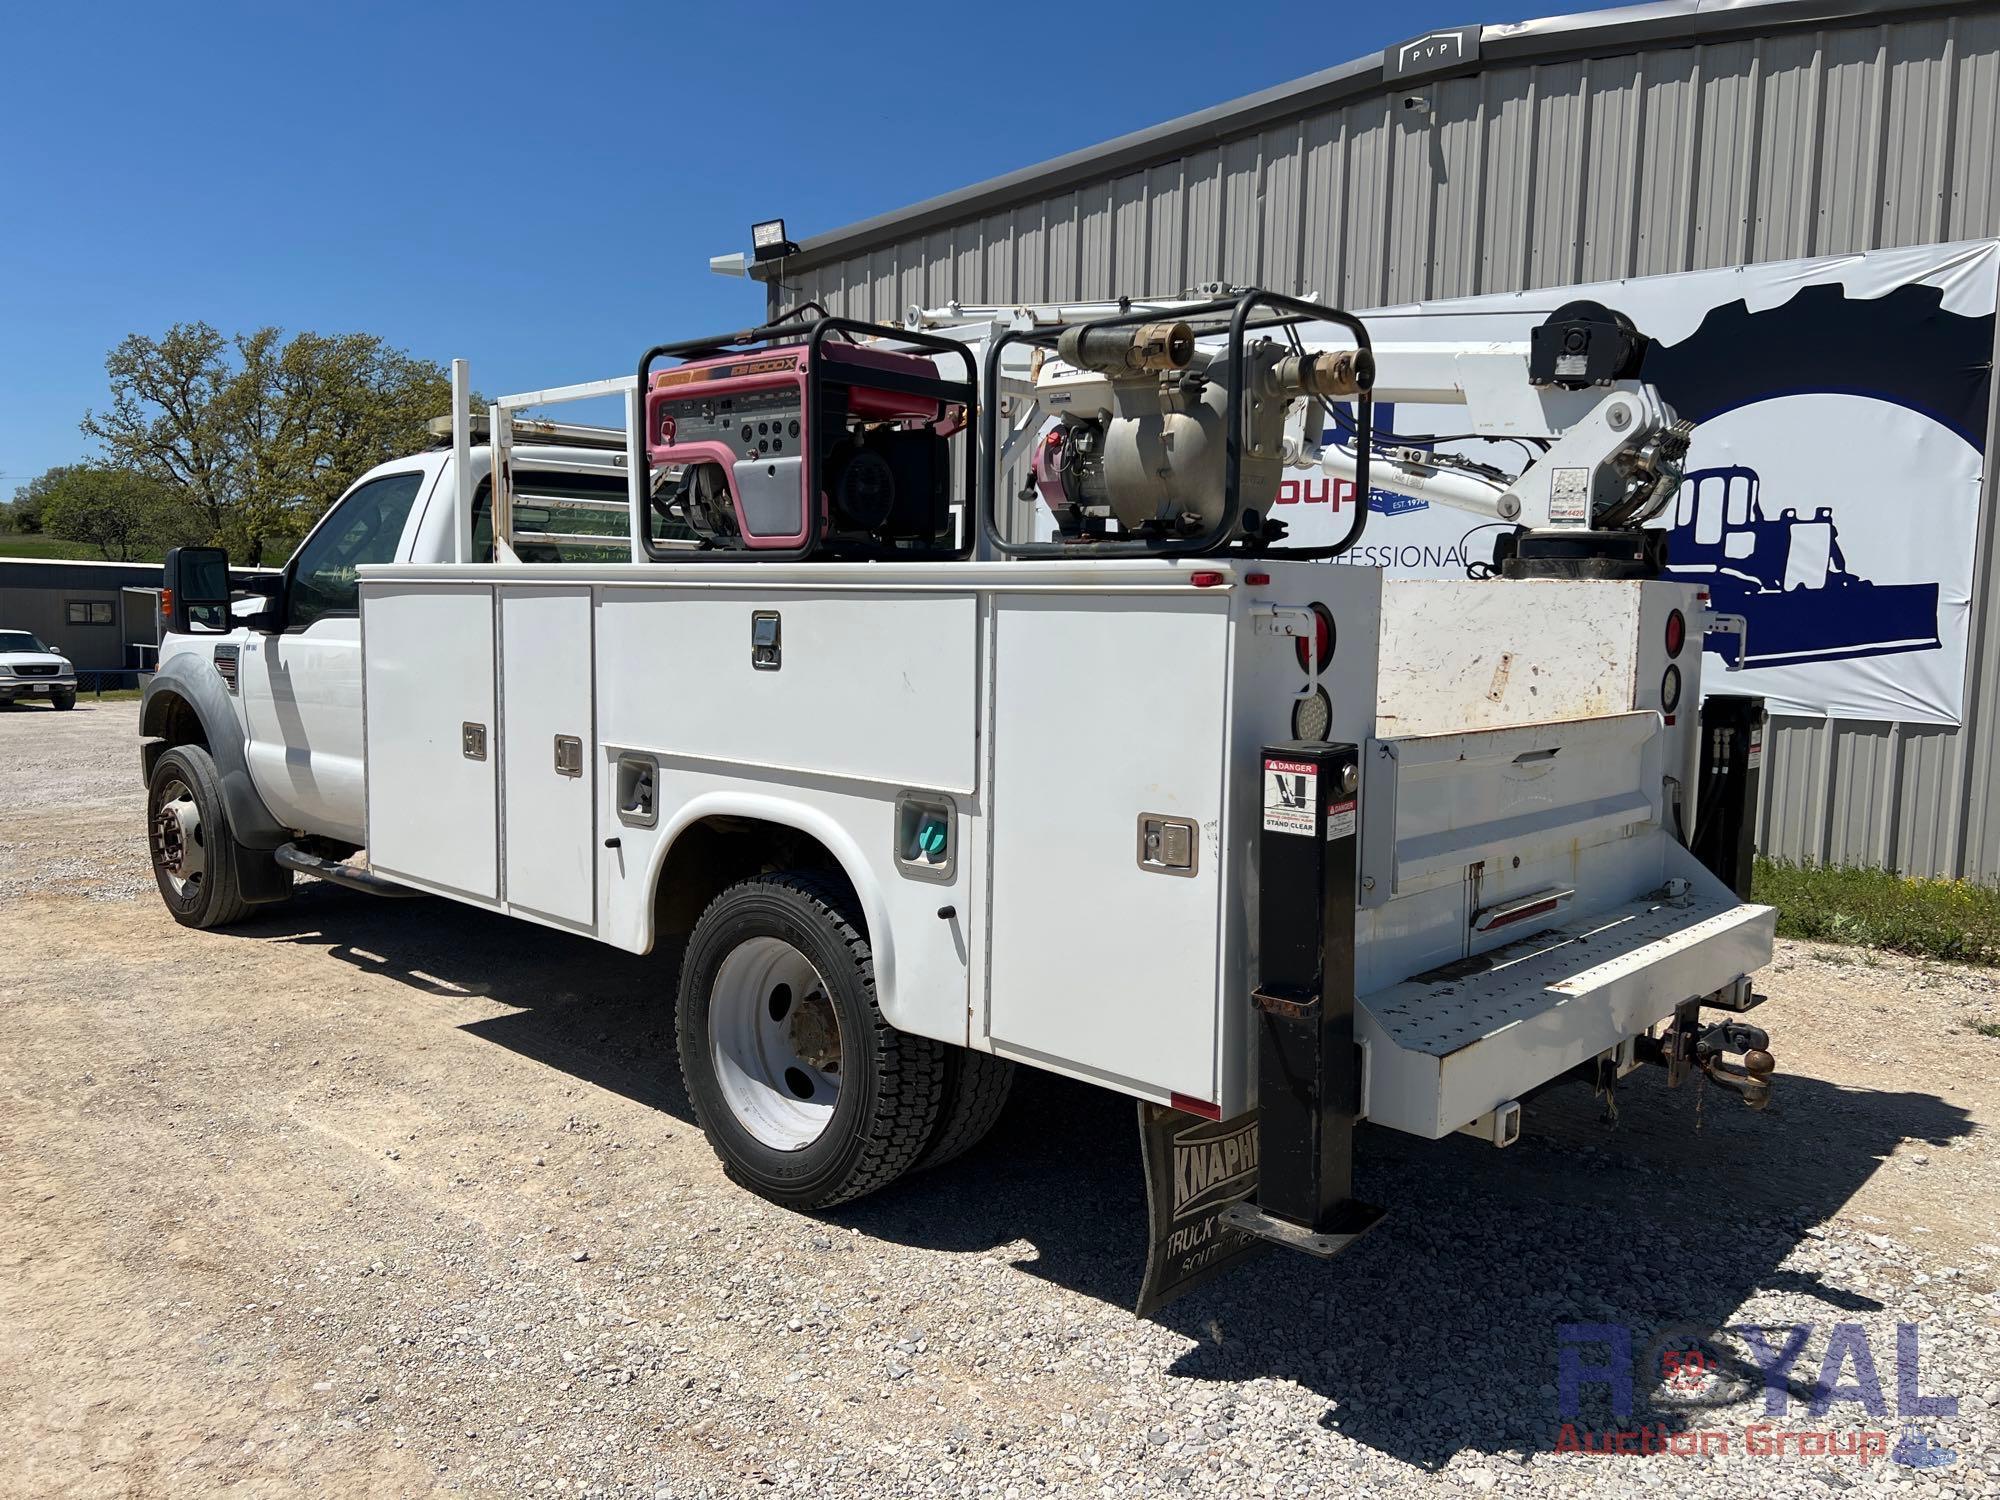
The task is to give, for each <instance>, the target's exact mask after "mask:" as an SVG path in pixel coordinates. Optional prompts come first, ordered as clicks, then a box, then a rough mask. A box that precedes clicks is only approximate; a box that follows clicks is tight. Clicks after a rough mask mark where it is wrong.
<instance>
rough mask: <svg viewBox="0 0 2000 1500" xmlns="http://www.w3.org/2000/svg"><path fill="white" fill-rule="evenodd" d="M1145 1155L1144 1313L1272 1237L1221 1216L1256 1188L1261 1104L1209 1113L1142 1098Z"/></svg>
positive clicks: (1141, 1139)
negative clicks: (1222, 1116) (1229, 1115)
mask: <svg viewBox="0 0 2000 1500" xmlns="http://www.w3.org/2000/svg"><path fill="white" fill-rule="evenodd" d="M1139 1146H1140V1150H1141V1152H1142V1153H1143V1155H1144V1157H1145V1162H1146V1275H1145V1279H1144V1280H1143V1281H1141V1282H1140V1284H1139V1300H1138V1304H1137V1305H1136V1306H1135V1307H1134V1308H1133V1311H1134V1312H1136V1313H1137V1314H1138V1315H1139V1316H1140V1317H1142V1318H1150V1317H1151V1316H1152V1315H1153V1314H1154V1313H1156V1312H1158V1311H1159V1310H1160V1309H1161V1308H1163V1307H1165V1306H1166V1305H1167V1304H1168V1303H1169V1302H1172V1301H1173V1300H1174V1299H1175V1298H1176V1297H1179V1296H1180V1295H1181V1294H1182V1293H1183V1292H1189V1291H1192V1290H1193V1289H1194V1288H1196V1287H1198V1286H1200V1285H1201V1284H1202V1283H1203V1282H1204V1281H1207V1280H1208V1279H1209V1278H1210V1277H1212V1276H1214V1275H1216V1274H1217V1273H1218V1272H1221V1271H1225V1270H1227V1269H1228V1268H1229V1267H1231V1266H1233V1265H1236V1264H1237V1263H1238V1262H1240V1261H1242V1260H1244V1259H1245V1258H1246V1257H1248V1256H1250V1255H1252V1254H1254V1253H1255V1252H1256V1251H1259V1250H1263V1249H1268V1248H1269V1241H1267V1240H1263V1239H1259V1238H1258V1237H1257V1236H1255V1235H1251V1234H1246V1233H1244V1232H1243V1231H1242V1230H1241V1229H1238V1228H1236V1227H1235V1226H1234V1225H1231V1224H1227V1223H1225V1222H1223V1218H1222V1214H1223V1210H1224V1209H1226V1208H1228V1207H1229V1206H1230V1205H1231V1204H1233V1203H1239V1202H1242V1201H1243V1200H1245V1199H1247V1198H1249V1197H1251V1196H1252V1195H1253V1194H1254V1193H1255V1192H1256V1191H1257V1111H1255V1110H1254V1109H1253V1110H1251V1111H1250V1112H1249V1113H1248V1114H1242V1115H1238V1116H1237V1117H1236V1118H1235V1119H1233V1120H1204V1119H1202V1118H1200V1117H1199V1116H1198V1115H1191V1114H1188V1113H1187V1112H1186V1111H1184V1110H1178V1109H1170V1108H1168V1107H1167V1106H1166V1105H1164V1104H1152V1103H1148V1102H1145V1101H1143V1100H1142V1101H1141V1102H1140V1104H1139Z"/></svg>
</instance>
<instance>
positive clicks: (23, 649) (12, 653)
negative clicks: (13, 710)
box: [0, 630, 76, 708]
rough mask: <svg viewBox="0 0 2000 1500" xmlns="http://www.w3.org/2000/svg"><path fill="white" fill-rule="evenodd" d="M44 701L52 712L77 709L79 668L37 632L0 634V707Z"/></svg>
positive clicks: (20, 631)
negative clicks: (36, 633) (40, 637)
mask: <svg viewBox="0 0 2000 1500" xmlns="http://www.w3.org/2000/svg"><path fill="white" fill-rule="evenodd" d="M24 698H25V699H28V700H30V701H33V700H35V699H40V700H41V701H43V702H45V703H47V704H48V705H49V707H51V708H75V707H76V668H75V667H73V666H71V665H70V661H69V658H68V657H66V656H64V655H63V654H62V653H61V652H60V651H52V650H50V649H49V648H48V647H47V646H44V645H43V644H42V643H41V641H40V640H39V639H37V638H36V636H35V635H34V633H33V632H31V631H27V630H0V703H19V702H20V701H21V700H22V699H24Z"/></svg>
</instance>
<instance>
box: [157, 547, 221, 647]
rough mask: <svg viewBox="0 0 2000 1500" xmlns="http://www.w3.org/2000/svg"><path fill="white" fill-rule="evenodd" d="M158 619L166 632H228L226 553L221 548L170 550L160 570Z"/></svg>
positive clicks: (178, 548)
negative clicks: (163, 624) (163, 623)
mask: <svg viewBox="0 0 2000 1500" xmlns="http://www.w3.org/2000/svg"><path fill="white" fill-rule="evenodd" d="M160 617H161V619H162V620H163V621H164V622H165V624H166V627H167V629H168V630H171V631H174V632H175V633H177V634H181V635H185V634H187V633H188V632H189V631H192V630H209V631H226V630H228V629H229V554H228V553H227V552H225V551H223V550H222V548H220V547H172V548H169V549H168V551H167V559H166V562H165V563H163V564H162V565H161V568H160Z"/></svg>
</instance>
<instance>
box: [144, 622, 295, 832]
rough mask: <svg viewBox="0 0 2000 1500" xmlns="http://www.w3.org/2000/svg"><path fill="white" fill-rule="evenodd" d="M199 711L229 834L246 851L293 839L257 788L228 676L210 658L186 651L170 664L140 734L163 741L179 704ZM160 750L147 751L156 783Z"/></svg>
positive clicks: (147, 702)
mask: <svg viewBox="0 0 2000 1500" xmlns="http://www.w3.org/2000/svg"><path fill="white" fill-rule="evenodd" d="M175 699H178V700H179V701H180V702H181V703H184V704H186V705H187V707H188V708H190V709H191V710H193V712H194V715H195V717H196V719H197V720H199V721H200V723H201V733H202V738H203V739H205V740H206V741H207V742H208V754H209V758H210V759H211V760H213V761H214V762H215V769H216V771H217V773H218V774H219V775H220V776H221V778H222V797H223V801H224V803H225V804H226V805H227V807H228V810H229V831H230V832H231V833H232V834H234V835H235V836H236V842H237V843H239V844H241V845H242V846H243V847H244V848H246V849H259V850H271V849H275V848H277V847H278V846H279V845H280V844H282V843H284V842H285V841H286V840H288V839H289V838H291V836H292V835H291V831H290V830H289V829H287V828H286V827H285V826H284V825H283V824H281V823H279V822H278V820H277V819H276V818H274V817H272V816H271V811H270V809H269V808H267V807H265V806H264V799H263V797H261V796H260V795H259V794H258V791H257V785H256V783H255V782H253V781H252V780H251V779H250V763H249V758H248V756H247V755H246V753H245V750H246V746H245V742H244V737H243V726H242V724H241V722H240V721H239V720H238V719H237V717H236V708H235V705H233V704H232V703H231V702H230V701H229V689H228V687H227V685H225V684H224V682H223V680H222V674H221V673H219V672H217V671H216V670H215V663H214V661H213V660H212V659H211V658H210V657H209V655H208V654H207V653H206V652H198V651H183V652H180V653H178V654H176V655H173V656H169V657H167V658H165V659H164V660H163V661H161V663H160V669H159V671H157V672H155V673H154V674H153V680H152V681H151V682H149V683H147V684H146V690H145V692H144V693H142V694H141V695H140V698H139V733H140V735H141V736H142V737H145V738H158V737H160V736H163V735H165V734H166V733H167V732H168V728H169V726H170V724H171V722H172V718H173V700H175ZM158 759H159V751H158V748H157V747H145V748H144V749H142V751H141V766H142V768H143V769H144V771H145V772H146V774H147V776H148V778H149V779H150V777H151V774H152V769H153V763H154V762H155V761H157V760H158Z"/></svg>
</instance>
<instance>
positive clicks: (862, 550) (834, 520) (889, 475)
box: [642, 319, 973, 557]
mask: <svg viewBox="0 0 2000 1500" xmlns="http://www.w3.org/2000/svg"><path fill="white" fill-rule="evenodd" d="M780 326H783V325H780ZM868 326H869V325H857V324H847V323H846V321H845V320H835V319H823V320H820V322H819V323H817V324H814V325H810V327H811V336H810V337H809V338H808V339H807V340H806V342H804V343H788V344H770V345H767V346H766V347H763V348H758V349H750V350H742V351H735V352H724V353H714V354H708V355H706V356H705V357H698V358H693V359H690V360H688V361H687V362H686V363H684V364H680V365H675V366H673V367H672V368H670V369H665V370H659V371H653V372H651V373H650V379H648V380H646V383H645V387H644V388H645V392H646V408H645V424H646V456H647V458H648V460H649V463H650V467H651V469H652V470H653V473H652V474H651V475H650V476H649V484H650V485H651V487H652V493H653V495H654V507H655V509H656V510H659V511H663V512H664V513H665V514H666V516H667V517H668V519H669V520H671V521H679V522H682V523H684V524H685V525H686V526H687V527H688V528H690V529H691V530H692V531H693V533H694V535H695V536H696V537H697V538H699V539H700V540H701V541H702V542H703V543H704V544H705V548H706V550H709V551H711V552H712V551H716V550H727V551H737V550H748V551H753V552H759V553H765V554H781V555H784V556H788V557H804V556H811V555H814V554H816V553H825V554H829V555H836V556H881V555H885V554H895V553H904V554H907V553H910V552H925V553H930V552H935V551H937V550H940V549H943V550H948V549H950V548H951V546H952V530H953V527H952V516H951V500H952V493H951V491H952V484H951V464H950V452H949V445H948V444H947V442H946V439H947V438H949V437H950V436H951V434H952V433H954V432H956V431H958V430H959V429H960V428H962V427H963V426H964V425H965V423H966V420H967V415H968V412H969V410H970V407H971V395H972V389H973V388H972V385H971V380H970V376H971V373H972V359H971V355H970V352H969V351H964V358H965V363H966V369H967V375H968V380H967V381H966V382H965V383H964V384H959V383H956V382H951V381H946V380H943V379H941V378H940V377H939V375H938V371H937V367H936V366H935V365H934V364H933V363H932V362H931V361H930V360H929V359H927V358H924V357H922V356H920V355H916V354H906V353H901V352H898V351H896V350H891V349H882V348H877V347H874V346H873V345H870V344H864V343H859V342H856V341H854V340H853V338H852V337H851V336H843V337H839V338H835V337H830V336H829V335H830V334H832V333H835V332H839V331H840V330H841V328H843V327H846V328H853V327H868ZM759 332H765V333H769V332H770V330H759ZM804 332H806V329H804V328H801V327H798V326H797V325H792V326H789V327H785V328H784V334H785V335H786V336H789V337H792V338H797V337H798V336H799V335H800V334H801V333H804ZM879 332H881V333H882V334H887V335H891V336H896V337H906V335H903V334H901V332H900V331H899V330H893V329H882V330H879ZM773 336H777V335H773ZM745 337H746V338H747V337H748V336H745ZM732 342H734V340H732ZM939 342H940V343H946V342H947V341H942V340H940V341H939ZM679 347H681V348H685V347H687V346H679ZM709 347H710V348H711V349H712V348H713V347H714V346H713V345H712V344H711V345H710V346H709ZM949 347H951V348H953V349H956V350H960V351H963V346H962V345H950V346H949ZM655 352H660V351H655ZM668 352H672V351H668ZM650 358H651V356H649V360H650ZM644 372H645V367H644V366H642V377H643V375H644ZM808 495H816V496H817V503H808V501H807V496H808ZM681 555H683V556H685V555H686V554H685V553H683V554H681Z"/></svg>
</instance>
